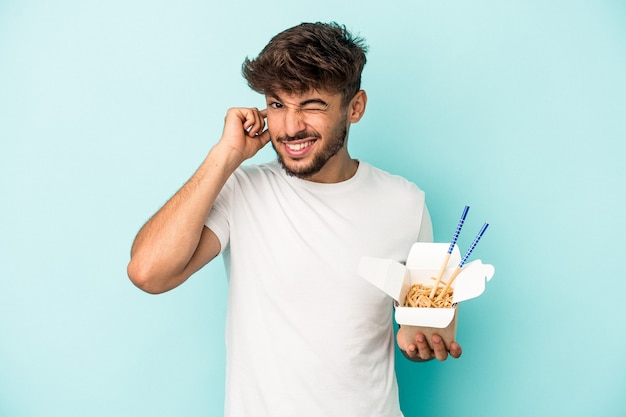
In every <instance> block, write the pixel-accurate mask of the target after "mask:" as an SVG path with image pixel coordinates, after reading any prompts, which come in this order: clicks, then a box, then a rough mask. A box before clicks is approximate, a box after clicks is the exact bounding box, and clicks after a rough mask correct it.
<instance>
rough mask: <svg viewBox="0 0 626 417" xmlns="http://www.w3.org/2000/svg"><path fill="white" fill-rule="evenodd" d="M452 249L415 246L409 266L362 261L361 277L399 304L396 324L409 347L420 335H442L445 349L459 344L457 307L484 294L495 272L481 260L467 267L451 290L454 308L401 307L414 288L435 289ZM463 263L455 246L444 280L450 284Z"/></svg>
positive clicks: (388, 261) (370, 259)
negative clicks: (453, 275) (436, 279)
mask: <svg viewBox="0 0 626 417" xmlns="http://www.w3.org/2000/svg"><path fill="white" fill-rule="evenodd" d="M449 247H450V244H449V243H422V242H417V243H414V244H413V246H412V247H411V251H410V252H409V256H408V258H407V261H406V265H403V264H401V263H400V262H397V261H395V260H392V259H381V258H373V257H362V258H361V261H360V262H359V267H358V274H359V275H360V276H361V277H363V278H364V279H366V280H367V281H369V282H370V283H372V284H374V285H375V286H376V287H378V288H380V289H381V290H383V291H384V292H385V293H387V294H388V295H389V296H391V297H392V298H393V299H394V300H395V301H396V302H395V307H396V313H395V318H396V322H397V323H398V324H400V325H401V326H402V332H403V335H404V338H405V339H406V341H407V343H413V340H414V339H415V335H416V334H417V333H420V332H421V333H424V335H425V336H426V338H427V340H428V341H429V342H430V338H431V336H432V335H433V334H435V333H436V334H438V335H440V336H441V337H442V338H443V340H444V342H445V344H446V346H447V347H448V348H449V347H450V343H451V342H453V341H455V340H456V327H457V314H458V303H460V302H461V301H465V300H469V299H471V298H476V297H478V296H479V295H481V294H482V293H483V292H484V291H485V280H487V281H489V280H490V279H491V277H492V276H493V274H494V272H495V268H494V267H493V265H488V264H483V263H482V262H481V261H480V260H475V261H473V262H470V263H467V264H465V266H463V269H462V270H461V272H460V273H459V275H458V276H457V277H456V279H455V280H454V282H453V283H452V285H451V287H452V288H454V293H453V297H452V302H453V305H452V307H451V308H422V307H402V304H403V303H404V300H405V299H406V294H407V293H408V292H409V289H410V288H411V286H412V285H413V284H419V283H421V284H424V285H428V286H432V285H433V284H434V283H435V280H434V279H432V277H434V278H436V277H437V275H438V274H439V270H440V269H441V264H442V263H443V260H444V258H445V256H446V254H447V252H448V249H449ZM460 262H461V255H460V253H459V248H458V247H457V246H456V245H455V246H454V248H453V251H452V254H451V255H450V260H449V261H448V266H447V268H446V270H445V271H444V274H443V276H442V281H444V282H447V280H448V277H449V276H451V275H452V273H453V272H454V270H455V269H456V267H457V266H458V265H459V263H460Z"/></svg>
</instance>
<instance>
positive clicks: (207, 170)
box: [128, 108, 270, 294]
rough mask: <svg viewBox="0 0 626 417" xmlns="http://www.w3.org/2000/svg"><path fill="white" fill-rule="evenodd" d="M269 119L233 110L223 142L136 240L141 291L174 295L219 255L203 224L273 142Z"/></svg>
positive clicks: (133, 270) (134, 277) (132, 270)
mask: <svg viewBox="0 0 626 417" xmlns="http://www.w3.org/2000/svg"><path fill="white" fill-rule="evenodd" d="M265 116H266V112H265V110H263V111H259V110H257V109H255V108H233V109H229V110H228V112H227V114H226V118H225V120H224V131H223V133H222V137H221V139H220V140H219V142H218V143H217V144H216V145H215V146H214V147H213V148H212V149H211V150H210V151H209V154H208V155H207V157H206V158H205V159H204V161H203V162H202V164H201V165H200V167H199V168H198V170H197V171H196V172H195V173H194V174H193V176H192V177H191V178H190V179H189V180H188V181H187V182H186V183H185V185H183V187H182V188H181V189H180V190H178V192H177V193H176V194H175V195H174V196H173V197H172V198H171V199H170V200H169V201H168V202H167V203H165V205H164V206H163V207H162V208H161V209H160V210H159V211H158V212H157V213H156V214H155V215H154V216H152V218H150V220H148V222H147V223H146V224H145V225H144V226H143V227H142V228H141V230H140V231H139V233H138V234H137V237H136V238H135V241H134V243H133V245H132V249H131V259H130V262H129V264H128V276H129V278H130V279H131V281H132V282H133V283H134V284H135V285H136V286H137V287H139V288H141V289H142V290H144V291H146V292H149V293H153V294H158V293H162V292H165V291H169V290H171V289H172V288H175V287H177V286H178V285H180V284H182V283H183V282H184V281H185V280H187V278H189V277H190V276H191V275H192V274H193V273H194V272H196V271H197V270H199V269H200V268H202V267H203V266H204V265H206V264H207V263H208V262H209V261H211V260H212V259H213V258H215V257H216V256H217V255H218V254H219V252H220V243H219V240H218V239H217V236H216V235H215V233H213V232H212V231H211V230H209V229H208V228H206V227H205V226H204V221H205V220H206V217H207V216H208V214H209V211H210V210H211V207H212V206H213V203H214V202H215V199H216V198H217V196H218V194H219V192H220V190H221V189H222V187H223V186H224V184H225V183H226V180H228V178H229V177H230V175H231V174H232V173H233V172H234V171H235V170H236V169H237V167H238V166H239V165H240V164H241V163H242V162H243V161H245V160H246V159H248V158H251V157H252V156H254V154H256V153H257V152H258V151H259V150H260V149H261V148H262V147H263V146H265V145H266V144H267V143H268V142H269V139H270V137H269V133H268V132H267V131H264V128H265Z"/></svg>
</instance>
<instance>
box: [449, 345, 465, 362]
mask: <svg viewBox="0 0 626 417" xmlns="http://www.w3.org/2000/svg"><path fill="white" fill-rule="evenodd" d="M462 354H463V349H461V345H459V344H458V343H456V342H452V343H450V356H452V357H453V358H455V359H457V358H460V357H461V355H462Z"/></svg>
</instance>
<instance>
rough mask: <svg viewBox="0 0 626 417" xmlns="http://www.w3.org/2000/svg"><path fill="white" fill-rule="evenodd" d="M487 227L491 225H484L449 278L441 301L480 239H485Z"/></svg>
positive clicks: (440, 295) (441, 294)
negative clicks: (484, 234)
mask: <svg viewBox="0 0 626 417" xmlns="http://www.w3.org/2000/svg"><path fill="white" fill-rule="evenodd" d="M487 226H489V223H485V224H483V227H482V228H481V229H480V231H479V232H478V234H477V235H476V237H475V238H474V241H473V242H472V245H471V246H470V247H469V249H468V250H467V252H465V256H464V257H463V259H461V262H459V266H457V267H456V269H455V270H454V272H453V273H452V275H451V276H450V278H448V282H447V283H446V286H445V287H444V288H443V291H441V293H440V294H439V296H438V297H437V299H440V298H441V297H442V296H443V294H444V293H445V292H446V291H448V289H449V288H450V285H452V282H453V281H454V280H455V279H456V277H457V275H459V273H460V272H461V269H462V268H463V265H465V262H466V261H467V259H468V258H469V256H470V254H471V253H472V251H473V250H474V248H475V247H476V244H478V241H479V240H480V238H481V237H483V233H485V230H487Z"/></svg>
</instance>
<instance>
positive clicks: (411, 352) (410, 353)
mask: <svg viewBox="0 0 626 417" xmlns="http://www.w3.org/2000/svg"><path fill="white" fill-rule="evenodd" d="M396 342H397V343H398V347H399V348H400V350H401V351H402V353H403V354H404V356H406V357H407V358H409V359H411V360H415V359H417V358H418V356H417V346H415V345H413V344H407V343H406V339H405V338H404V332H403V330H402V327H400V328H399V329H398V333H397V334H396Z"/></svg>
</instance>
